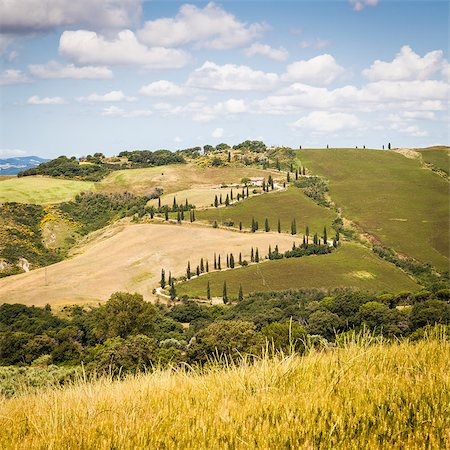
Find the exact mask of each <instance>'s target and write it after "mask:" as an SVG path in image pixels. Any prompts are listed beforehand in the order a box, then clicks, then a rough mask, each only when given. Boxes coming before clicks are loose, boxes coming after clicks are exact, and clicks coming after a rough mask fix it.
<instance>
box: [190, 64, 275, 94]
mask: <svg viewBox="0 0 450 450" xmlns="http://www.w3.org/2000/svg"><path fill="white" fill-rule="evenodd" d="M278 80H279V77H278V75H277V74H276V73H266V72H262V71H260V70H253V69H252V68H250V67H248V66H238V65H235V64H224V65H218V64H215V63H213V62H210V61H206V62H205V63H204V64H203V65H202V66H201V67H199V68H197V69H196V70H195V71H194V72H193V73H191V75H190V76H189V78H188V81H187V85H188V86H192V87H197V88H203V89H214V90H218V91H226V90H236V91H252V90H255V91H258V90H266V89H271V88H273V87H274V86H275V85H276V83H277V82H278Z"/></svg>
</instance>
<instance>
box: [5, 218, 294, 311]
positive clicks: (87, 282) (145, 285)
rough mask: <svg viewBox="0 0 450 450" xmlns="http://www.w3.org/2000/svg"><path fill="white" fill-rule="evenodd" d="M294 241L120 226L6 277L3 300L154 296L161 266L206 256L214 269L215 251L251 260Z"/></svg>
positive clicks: (181, 266) (178, 268) (180, 266)
mask: <svg viewBox="0 0 450 450" xmlns="http://www.w3.org/2000/svg"><path fill="white" fill-rule="evenodd" d="M295 241H296V242H297V243H298V242H299V238H298V237H297V239H296V240H295ZM293 242H294V238H292V237H291V236H288V235H279V234H278V233H255V234H252V233H238V232H233V231H228V230H223V229H214V228H210V227H208V228H206V227H201V226H196V225H189V224H183V225H176V224H173V225H170V224H138V225H131V224H127V225H124V224H117V225H115V226H112V227H108V228H106V229H104V230H102V231H100V232H97V233H95V234H94V237H91V239H90V240H89V241H88V242H85V243H84V244H83V245H81V246H79V247H77V248H76V249H75V252H76V253H77V254H76V255H74V256H73V258H72V259H69V260H66V261H62V262H59V263H57V264H54V265H51V266H48V267H47V268H42V269H37V270H33V271H31V272H28V273H24V274H20V275H14V276H11V277H7V278H4V279H1V280H0V303H1V302H4V303H24V304H27V305H45V304H46V303H49V304H51V305H58V306H61V305H65V304H74V303H92V302H97V301H105V300H107V299H108V298H109V296H110V295H111V293H113V292H116V291H120V290H125V291H130V292H139V293H141V294H143V295H144V297H145V298H146V299H150V298H152V297H153V296H152V290H153V288H155V287H157V286H158V283H159V280H160V274H161V269H162V268H164V269H165V270H166V272H167V274H168V272H169V271H172V275H174V276H182V275H184V274H185V271H186V266H187V262H188V260H189V261H190V263H191V269H192V271H194V270H195V267H196V265H197V264H199V262H200V258H202V257H203V258H207V259H208V260H209V262H210V264H211V268H212V261H213V258H214V252H216V253H217V255H219V254H221V255H222V261H225V258H226V253H229V252H233V253H234V254H235V255H237V254H239V252H242V255H243V257H245V258H247V259H249V257H250V251H251V247H252V246H253V247H259V248H261V249H263V248H264V249H267V248H268V246H269V245H272V247H274V246H275V245H276V244H278V245H279V247H280V251H281V250H287V249H289V248H290V247H291V246H292V243H293ZM223 264H224V263H223Z"/></svg>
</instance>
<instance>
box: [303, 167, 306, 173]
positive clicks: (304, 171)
mask: <svg viewBox="0 0 450 450" xmlns="http://www.w3.org/2000/svg"><path fill="white" fill-rule="evenodd" d="M302 171H303V175H306V167H305V166H303V167H302Z"/></svg>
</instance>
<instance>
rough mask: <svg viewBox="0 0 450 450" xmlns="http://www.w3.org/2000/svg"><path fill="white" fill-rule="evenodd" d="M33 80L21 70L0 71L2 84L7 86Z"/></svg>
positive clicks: (0, 83)
mask: <svg viewBox="0 0 450 450" xmlns="http://www.w3.org/2000/svg"><path fill="white" fill-rule="evenodd" d="M30 82H31V80H30V79H29V78H28V76H27V75H26V74H24V73H23V72H22V71H21V70H17V69H7V70H4V71H3V72H0V86H6V85H8V84H23V83H30Z"/></svg>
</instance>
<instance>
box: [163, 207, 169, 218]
mask: <svg viewBox="0 0 450 450" xmlns="http://www.w3.org/2000/svg"><path fill="white" fill-rule="evenodd" d="M164 218H165V219H166V220H169V210H168V209H167V208H166V209H165V211H164Z"/></svg>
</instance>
